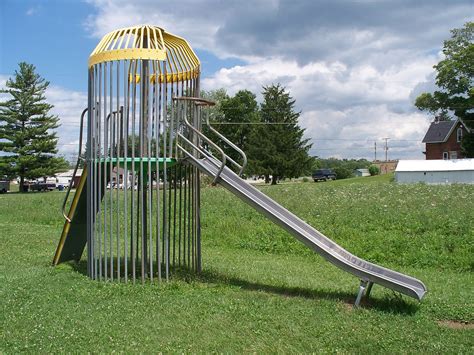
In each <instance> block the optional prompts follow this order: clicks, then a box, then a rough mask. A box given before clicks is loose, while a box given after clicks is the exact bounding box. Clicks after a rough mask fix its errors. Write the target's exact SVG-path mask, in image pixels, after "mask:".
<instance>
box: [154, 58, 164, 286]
mask: <svg viewBox="0 0 474 355" xmlns="http://www.w3.org/2000/svg"><path fill="white" fill-rule="evenodd" d="M163 63H164V62H163ZM160 65H161V63H160V62H158V66H160ZM156 83H157V85H159V87H158V90H157V94H158V98H157V100H158V113H157V115H156V134H155V135H156V147H155V149H156V158H157V161H156V268H157V270H158V282H160V283H161V255H160V250H161V246H160V241H161V230H160V228H161V225H160V217H161V214H160V162H159V158H160V144H161V141H160V137H161V118H162V100H163V96H162V95H163V90H162V87H163V83H162V82H160V80H159V78H157V81H156Z"/></svg>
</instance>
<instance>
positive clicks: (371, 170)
mask: <svg viewBox="0 0 474 355" xmlns="http://www.w3.org/2000/svg"><path fill="white" fill-rule="evenodd" d="M369 173H370V176H374V175H378V174H380V169H379V167H378V166H377V165H371V166H369Z"/></svg>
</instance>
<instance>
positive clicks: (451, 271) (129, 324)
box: [0, 177, 474, 353]
mask: <svg viewBox="0 0 474 355" xmlns="http://www.w3.org/2000/svg"><path fill="white" fill-rule="evenodd" d="M261 189H262V191H263V192H265V193H266V194H268V195H269V196H271V197H272V198H274V199H275V200H276V201H278V202H280V203H281V204H282V205H284V206H285V207H287V208H288V209H290V210H291V211H292V212H294V213H296V214H297V215H298V216H300V217H301V218H302V219H304V220H306V221H308V222H309V223H310V224H311V225H313V226H314V227H316V228H317V229H319V230H321V232H323V233H324V234H326V235H328V236H329V237H331V238H332V239H333V240H335V241H336V242H338V243H339V244H340V245H342V246H343V247H344V248H346V249H348V250H349V251H351V252H353V253H354V254H356V255H358V256H360V257H362V258H365V259H368V260H370V261H373V262H376V263H379V264H381V265H383V266H386V267H390V268H393V269H395V270H397V271H401V272H404V273H407V274H409V275H412V276H414V277H417V278H419V279H421V280H422V281H423V282H424V283H425V284H426V286H427V287H428V293H427V295H426V296H425V298H424V299H423V301H422V302H421V303H419V302H417V301H415V300H413V299H410V298H408V297H405V296H401V295H399V294H396V293H394V292H392V291H390V290H387V289H385V288H382V287H380V286H377V285H375V286H374V289H373V291H372V295H371V299H370V300H368V301H366V302H364V303H363V307H361V308H359V309H353V308H352V307H351V305H352V303H353V302H354V299H355V296H356V292H357V287H358V280H357V279H356V278H354V277H352V276H351V275H349V274H346V273H344V272H342V271H340V270H339V269H337V268H336V267H334V266H332V265H331V264H329V263H328V262H326V261H324V260H323V259H322V258H321V257H319V256H318V255H316V254H314V253H312V252H311V251H310V250H309V249H307V248H305V247H304V246H303V245H302V244H300V243H298V242H297V241H296V240H294V239H293V238H292V237H291V236H290V235H289V234H288V233H286V232H285V231H283V230H282V229H280V228H278V227H277V226H275V225H273V224H272V223H271V222H270V221H268V220H266V219H265V218H264V217H263V216H261V215H259V214H258V213H257V212H255V211H253V210H252V209H251V208H250V207H248V206H247V205H245V204H244V203H242V202H240V200H238V199H237V198H235V197H234V196H233V195H232V194H231V193H229V192H227V191H226V190H224V189H222V188H205V189H203V191H202V205H203V206H202V211H203V217H202V222H203V230H202V233H203V273H202V274H201V275H200V276H194V275H190V274H186V273H185V272H181V273H180V274H178V275H175V277H174V279H173V281H171V282H169V283H167V284H162V285H157V284H156V285H149V284H148V285H144V286H142V285H131V284H115V283H97V282H93V281H91V280H89V279H88V278H87V276H86V275H84V274H83V272H82V271H81V270H82V268H81V267H77V266H75V265H74V264H63V265H60V266H59V267H56V268H53V267H51V266H50V263H51V259H52V256H53V253H54V250H55V247H56V244H57V241H58V239H59V236H60V232H61V229H62V223H63V221H62V219H61V216H60V212H59V209H60V205H61V201H62V198H63V196H64V193H61V192H51V193H31V194H17V193H11V194H7V195H0V242H1V248H0V307H1V308H0V322H1V323H0V324H1V327H0V353H16V352H19V351H26V352H86V351H90V352H112V351H125V352H131V351H135V352H138V351H143V352H158V351H173V352H197V351H206V352H209V351H215V352H217V351H220V352H277V351H280V352H320V351H324V352H336V351H342V352H370V353H373V352H378V353H382V352H383V353H387V352H390V353H392V352H431V353H434V352H443V353H446V352H448V353H451V352H452V353H472V352H473V351H474V281H473V280H474V279H473V272H474V258H473V256H474V198H473V196H474V186H463V185H453V186H426V185H421V184H418V185H405V186H403V185H402V186H400V185H397V184H395V183H393V182H391V181H390V177H373V178H372V177H371V178H355V179H349V180H345V181H335V182H328V183H312V182H307V183H284V184H281V185H277V186H264V187H261Z"/></svg>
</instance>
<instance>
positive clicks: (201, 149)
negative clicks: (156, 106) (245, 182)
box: [173, 96, 247, 185]
mask: <svg viewBox="0 0 474 355" xmlns="http://www.w3.org/2000/svg"><path fill="white" fill-rule="evenodd" d="M173 100H175V101H178V102H192V103H194V104H195V106H196V107H198V108H199V107H203V106H214V105H215V103H214V102H213V101H209V100H206V99H201V98H198V97H185V96H184V97H174V98H173ZM182 118H183V121H184V123H185V125H186V127H187V128H189V129H191V130H192V131H193V132H194V133H195V134H197V135H198V136H199V137H200V138H201V139H202V140H204V141H205V142H206V143H208V144H209V145H210V146H211V147H213V148H214V149H215V150H216V151H217V152H219V154H220V155H221V157H222V158H221V159H220V162H221V164H220V166H219V170H218V171H217V174H216V176H215V178H214V180H213V182H212V183H213V185H215V184H216V183H217V181H218V179H219V176H220V174H221V173H222V171H223V170H224V168H225V165H226V162H227V161H229V162H230V163H232V164H233V165H235V166H236V167H237V168H238V169H239V173H238V174H239V176H241V175H242V172H243V170H244V169H245V167H246V166H247V156H246V155H245V153H244V152H243V150H242V149H240V148H239V147H238V146H237V145H235V144H234V143H233V142H232V141H230V140H229V139H228V138H227V137H225V136H224V135H223V134H221V133H220V132H219V131H217V130H216V129H215V128H214V127H212V126H211V124H210V123H209V115H206V121H205V123H206V125H207V126H208V128H209V130H210V131H211V132H213V133H214V134H215V135H216V136H217V137H218V138H220V139H221V140H222V141H224V142H225V143H226V144H227V145H228V146H229V147H230V148H232V149H234V150H235V151H236V152H237V153H238V154H239V155H240V156H241V157H242V161H243V162H242V164H239V163H237V162H236V161H235V160H234V159H232V158H231V157H229V156H228V155H227V154H225V152H224V150H223V149H222V148H221V147H219V146H218V145H217V144H216V143H215V142H214V141H212V140H211V139H210V138H208V137H207V136H206V135H204V134H203V133H202V132H201V131H200V130H199V129H197V128H196V127H195V126H193V125H192V124H191V123H190V122H189V120H188V118H187V114H186V111H185V110H184V114H183V115H182ZM198 119H199V120H200V119H201V117H200V113H198ZM176 136H177V137H178V138H180V139H182V140H183V141H184V142H185V143H186V144H188V145H189V146H191V147H192V149H193V150H194V151H195V152H198V153H199V154H202V155H204V156H208V157H212V158H215V157H214V155H213V154H212V153H211V152H210V151H209V150H208V149H206V148H205V147H203V146H202V145H200V144H199V143H193V142H192V141H191V140H190V139H188V138H186V137H185V136H184V135H183V134H181V133H180V132H178V131H177V133H176ZM176 147H177V148H178V149H179V150H180V151H182V152H183V153H184V154H185V155H187V156H188V157H192V154H191V153H189V152H188V151H187V150H186V149H185V148H184V147H183V146H181V145H180V144H179V143H178V141H176ZM215 159H216V160H219V159H217V158H215Z"/></svg>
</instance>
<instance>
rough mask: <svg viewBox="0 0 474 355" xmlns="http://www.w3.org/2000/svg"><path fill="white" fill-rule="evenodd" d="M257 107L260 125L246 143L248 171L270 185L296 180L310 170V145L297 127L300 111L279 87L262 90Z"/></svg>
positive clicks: (272, 86) (283, 89) (273, 86)
mask: <svg viewBox="0 0 474 355" xmlns="http://www.w3.org/2000/svg"><path fill="white" fill-rule="evenodd" d="M263 99H264V101H263V103H262V105H261V108H260V118H261V121H262V122H261V123H263V124H262V125H259V126H257V127H256V128H255V129H254V130H253V132H252V135H251V139H250V140H251V144H249V160H250V169H251V170H252V171H253V172H254V173H257V174H260V175H265V176H266V180H267V181H268V177H269V175H272V185H274V184H276V183H277V180H278V179H282V178H293V177H299V176H301V175H302V174H304V173H307V172H309V171H310V169H311V166H312V162H313V159H312V158H311V157H310V156H309V155H308V151H309V149H310V148H311V144H308V141H309V139H303V135H304V131H305V130H304V129H302V128H300V127H299V125H298V118H299V116H300V112H296V111H295V110H294V106H295V100H294V99H293V98H292V97H291V96H290V94H289V93H288V92H286V91H285V88H284V87H282V86H281V85H280V84H277V85H271V86H267V87H264V88H263Z"/></svg>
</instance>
